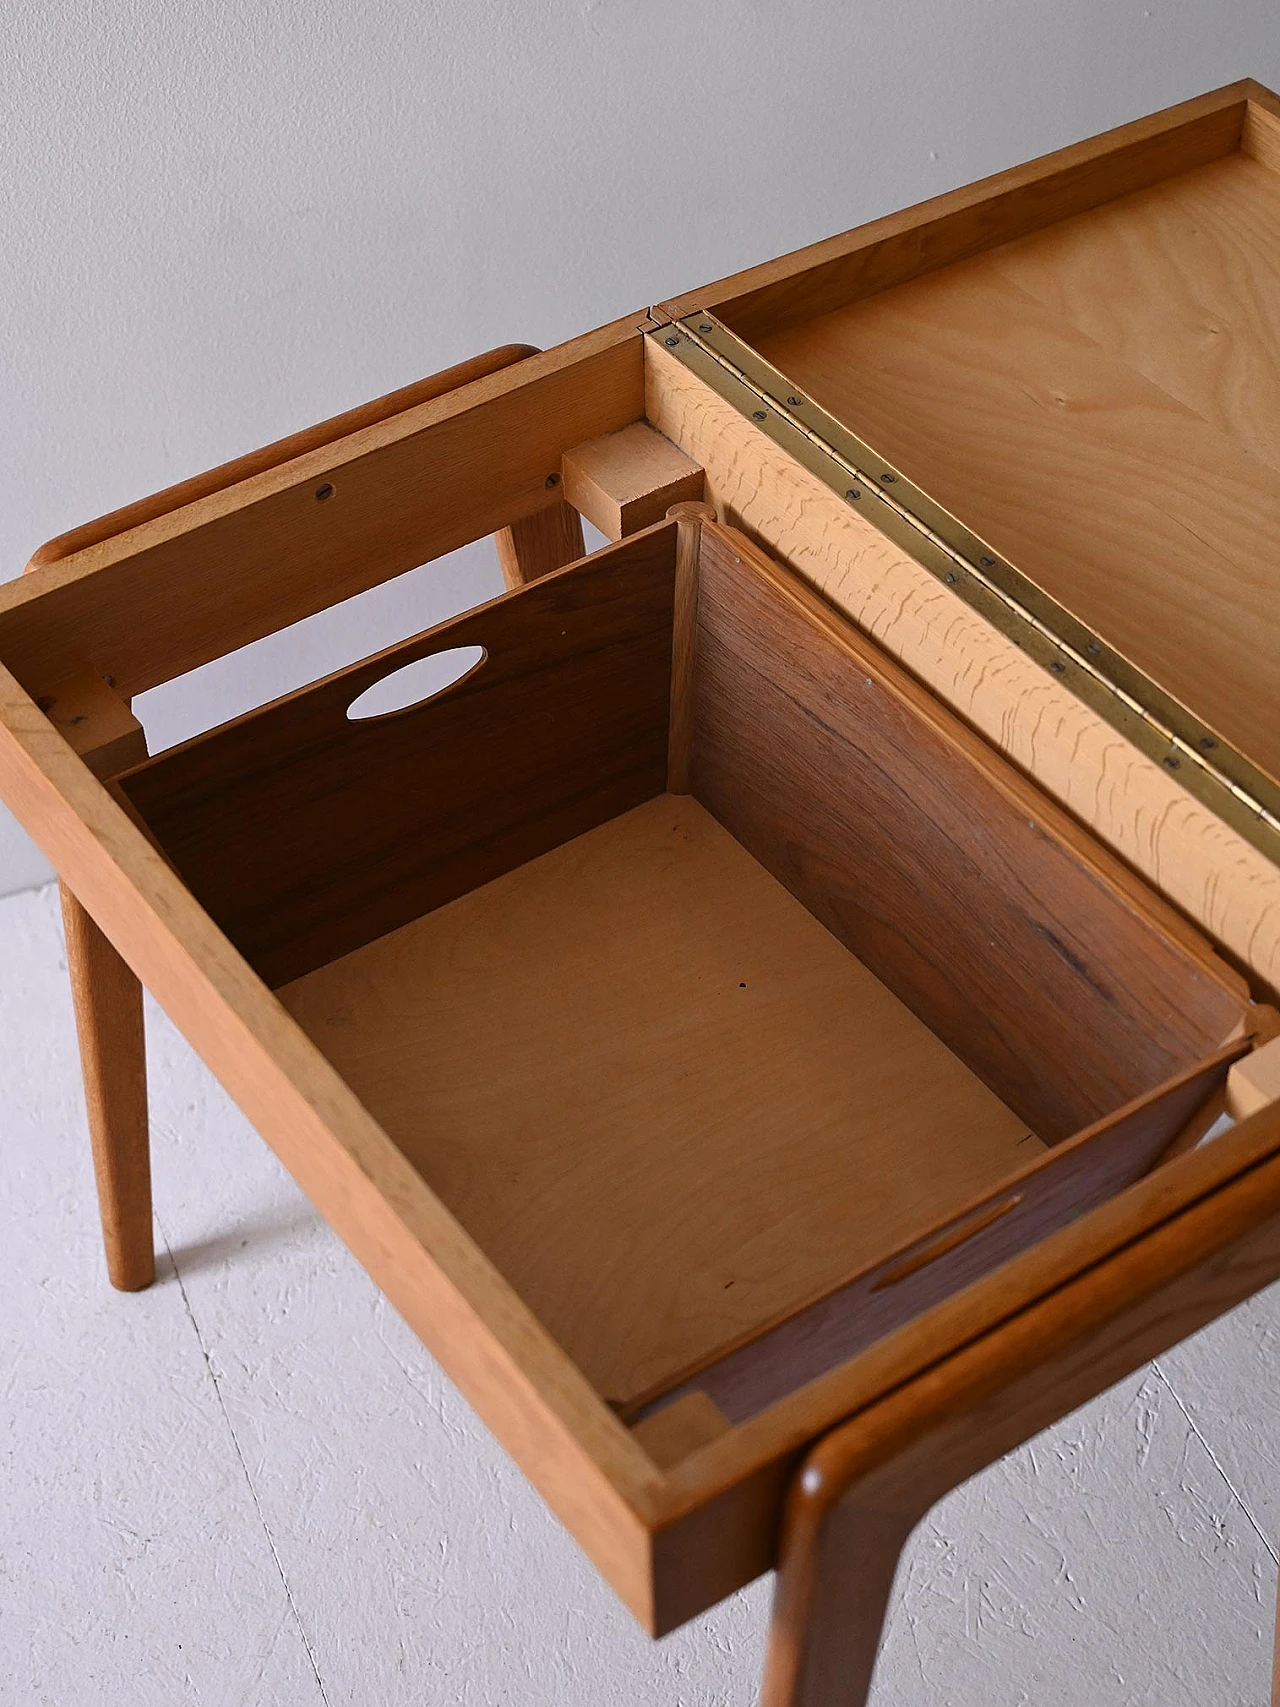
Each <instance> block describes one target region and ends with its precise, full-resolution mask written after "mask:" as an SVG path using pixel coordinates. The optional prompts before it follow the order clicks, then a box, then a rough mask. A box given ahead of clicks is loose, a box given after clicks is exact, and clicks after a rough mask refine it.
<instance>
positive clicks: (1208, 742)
mask: <svg viewBox="0 0 1280 1707" xmlns="http://www.w3.org/2000/svg"><path fill="white" fill-rule="evenodd" d="M1217 745H1218V743H1217V742H1216V741H1215V740H1214V738H1213V736H1212V735H1202V736H1201V737H1200V746H1201V748H1202V749H1203V751H1204V752H1206V753H1211V752H1212V751H1213V749H1214V748H1215V747H1216V746H1217Z"/></svg>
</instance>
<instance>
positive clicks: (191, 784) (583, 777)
mask: <svg viewBox="0 0 1280 1707" xmlns="http://www.w3.org/2000/svg"><path fill="white" fill-rule="evenodd" d="M675 553H676V524H675V523H667V524H664V525H663V526H661V527H658V528H654V529H651V530H649V531H648V532H646V533H643V534H637V535H634V536H633V537H632V538H631V539H629V540H626V541H624V542H623V543H622V544H620V545H617V546H613V547H611V548H609V549H606V550H604V551H602V552H600V553H598V554H597V555H596V556H595V557H593V558H590V559H587V560H585V561H584V562H582V563H581V564H579V565H576V566H574V567H571V568H569V569H565V570H561V571H559V572H558V573H556V574H554V575H551V576H548V577H545V578H543V579H542V580H539V581H535V582H533V583H532V584H531V585H530V586H528V587H526V588H524V589H522V590H521V591H519V592H515V593H510V594H507V595H506V596H505V597H503V598H500V599H497V600H495V601H494V602H493V603H491V604H489V605H483V606H481V607H480V608H479V609H478V610H475V611H471V612H469V613H468V614H467V615H465V616H462V617H457V618H455V619H454V620H452V621H451V622H446V623H441V624H440V625H439V626H437V627H435V628H432V629H429V630H428V631H427V632H426V633H425V634H420V635H417V636H415V637H414V638H413V639H412V640H408V641H404V642H402V643H401V644H400V645H399V646H395V647H392V648H390V649H389V650H387V651H385V652H382V653H379V654H377V655H376V656H375V657H373V658H368V659H365V660H363V661H362V662H361V663H359V664H355V665H352V666H351V667H350V668H348V669H346V670H341V671H339V672H338V673H337V674H336V675H333V676H330V677H329V678H327V679H326V680H325V681H323V682H319V683H316V684H315V685H313V686H312V687H309V688H304V689H302V690H301V691H300V692H298V693H295V694H291V695H289V696H288V697H287V698H285V699H282V700H278V701H276V702H275V703H274V704H273V705H269V706H264V707H262V708H261V709H260V710H258V711H254V712H251V713H249V714H248V715H247V716H246V717H242V718H239V719H238V720H237V721H236V722H234V723H231V724H228V725H225V726H224V727H223V728H221V729H216V730H212V731H210V732H209V733H208V734H206V735H201V736H199V737H197V738H196V739H195V740H193V741H189V742H187V743H186V744H185V745H184V746H181V747H177V748H174V749H173V750H172V751H171V752H168V753H162V754H160V755H159V756H158V757H156V758H154V759H152V760H151V761H150V762H149V763H148V764H147V765H145V766H142V767H140V768H138V769H136V770H134V771H132V772H129V773H128V774H127V775H125V776H124V777H122V778H121V779H120V781H119V786H120V788H121V789H122V791H123V792H124V794H125V796H126V798H127V799H128V800H129V801H130V803H131V804H132V805H133V807H134V808H135V809H136V810H137V812H138V813H139V814H140V815H141V817H142V819H143V821H144V822H145V823H146V824H147V826H148V827H149V829H150V830H151V832H152V834H153V835H154V836H155V838H156V840H157V842H158V844H159V846H160V847H161V848H162V849H163V850H164V852H165V854H166V855H167V856H168V858H169V859H170V860H171V861H172V862H173V865H174V867H175V869H176V870H177V871H178V872H179V873H180V875H181V876H182V878H183V880H184V882H185V883H187V885H188V886H189V888H190V889H191V892H192V894H193V895H194V896H195V898H196V899H197V900H198V901H199V902H200V904H201V905H202V906H203V907H205V908H206V910H207V911H208V912H209V914H210V916H211V917H212V918H213V919H214V921H215V922H216V923H217V924H218V925H219V927H220V928H221V929H223V930H224V931H225V932H226V933H227V935H228V936H229V937H230V939H231V940H232V941H233V942H234V943H235V944H236V946H237V948H238V949H239V950H240V952H241V953H242V954H243V955H244V956H245V958H246V959H247V960H248V961H249V963H250V964H251V965H252V966H253V967H254V968H255V969H256V970H257V971H258V972H259V973H260V975H261V976H262V977H264V978H265V979H266V980H267V982H268V983H270V984H282V983H285V982H287V981H288V980H289V979H291V978H297V977H300V976H301V975H302V974H303V973H304V972H309V971H311V970H312V969H313V968H314V967H316V966H320V965H323V964H324V962H325V961H327V960H332V959H334V958H336V957H337V956H338V955H341V954H346V953H347V952H349V951H350V950H351V949H353V948H357V947H359V946H360V945H361V944H362V943H366V942H368V941H370V940H371V939H372V938H374V937H377V936H381V935H382V934H383V933H384V932H386V931H391V930H395V929H396V928H397V927H398V926H400V925H403V924H405V923H406V922H407V921H408V920H410V919H412V918H415V917H416V916H417V915H418V914H419V913H422V912H426V911H428V910H429V909H430V908H432V907H438V906H440V905H441V904H442V903H443V902H445V901H450V900H452V899H453V898H454V897H455V896H457V895H460V894H463V893H465V891H467V890H468V889H474V888H476V887H477V886H478V885H480V884H482V883H485V882H487V881H488V880H489V879H490V878H493V877H496V876H498V874H499V873H501V872H503V871H507V870H509V869H510V868H511V867H512V866H514V865H519V864H521V863H523V861H525V860H527V859H532V858H533V857H535V856H536V855H537V854H541V853H545V852H546V850H547V849H548V848H551V847H554V846H556V844H557V843H559V842H562V841H566V840H568V839H569V838H570V837H572V836H577V835H580V834H581V833H582V832H583V831H584V830H587V829H589V828H590V827H591V826H592V825H593V824H597V823H599V822H600V821H601V820H602V819H605V818H609V817H612V816H613V815H614V814H615V813H618V812H623V811H626V810H627V809H628V808H629V807H631V806H635V805H637V804H638V803H639V802H640V801H642V800H647V799H648V798H649V797H650V796H651V795H654V794H658V793H661V792H662V790H663V788H664V786H665V781H666V768H667V720H668V713H669V702H670V692H671V613H672V597H673V584H674V578H675ZM471 645H480V646H483V647H485V648H486V653H487V655H486V657H485V660H484V662H483V663H482V664H480V665H479V666H478V667H477V668H476V669H475V670H473V671H472V672H471V673H470V674H469V675H467V676H464V677H463V678H462V680H460V681H459V682H457V683H456V684H455V685H454V686H453V687H451V688H449V689H447V690H445V692H443V693H442V694H440V695H438V696H437V697H436V698H434V699H432V700H430V701H428V702H426V703H425V704H423V705H421V706H418V707H414V708H412V709H409V710H406V711H402V712H398V713H396V714H394V715H392V716H386V717H376V718H369V719H367V720H363V721H359V722H351V721H349V720H348V718H347V707H348V706H349V705H350V704H351V703H352V702H353V701H354V700H355V699H356V698H358V696H359V695H360V694H361V693H363V692H364V691H365V690H366V689H367V688H369V687H371V686H372V685H373V684H374V683H375V682H377V681H380V680H381V679H382V678H383V677H385V676H388V675H390V674H392V673H393V672H394V671H395V670H397V669H400V668H402V667H403V666H405V665H406V664H409V663H411V662H413V661H414V660H416V659H418V658H425V657H428V656H430V655H431V654H432V653H436V652H443V651H447V650H450V649H451V648H454V647H464V646H471Z"/></svg>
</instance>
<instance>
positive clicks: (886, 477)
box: [880, 474, 898, 486]
mask: <svg viewBox="0 0 1280 1707" xmlns="http://www.w3.org/2000/svg"><path fill="white" fill-rule="evenodd" d="M880 478H881V480H883V481H884V483H885V485H886V486H892V485H893V483H894V481H895V480H896V479H897V478H898V476H897V475H896V474H882V475H881V476H880Z"/></svg>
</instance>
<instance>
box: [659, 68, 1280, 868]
mask: <svg viewBox="0 0 1280 1707" xmlns="http://www.w3.org/2000/svg"><path fill="white" fill-rule="evenodd" d="M1278 114H1280V104H1277V102H1276V100H1275V98H1274V97H1273V96H1271V95H1269V94H1268V93H1267V92H1266V91H1265V90H1262V89H1260V88H1258V86H1257V85H1254V84H1239V85H1235V86H1233V87H1232V88H1230V89H1227V90H1223V91H1220V92H1218V93H1217V94H1215V95H1211V96H1206V97H1204V98H1203V99H1201V100H1198V101H1193V102H1188V103H1186V104H1185V105H1184V106H1182V107H1178V108H1174V109H1172V110H1171V111H1170V112H1168V113H1165V114H1161V115H1157V116H1156V117H1155V118H1152V119H1149V120H1144V121H1142V122H1141V123H1140V124H1137V125H1130V126H1126V127H1124V129H1123V130H1120V131H1116V132H1112V133H1110V134H1109V135H1107V136H1103V137H1099V138H1097V139H1095V140H1094V141H1092V142H1089V143H1086V144H1082V145H1080V146H1079V147H1078V148H1073V149H1068V150H1064V151H1063V152H1062V153H1060V154H1058V155H1054V156H1051V157H1049V158H1048V159H1047V160H1044V161H1040V162H1036V163H1033V164H1032V165H1030V166H1027V167H1024V168H1019V169H1018V170H1017V171H1016V172H1011V173H1006V174H1003V175H1002V176H1001V177H1000V178H998V179H993V180H989V181H988V182H987V183H985V184H981V185H976V186H973V187H972V188H970V189H967V190H963V191H959V192H957V193H956V194H955V195H953V196H948V197H943V198H940V200H939V201H937V202H934V203H930V204H927V205H926V206H925V207H923V208H921V209H917V210H914V211H913V212H909V213H906V214H902V215H896V216H894V217H893V218H891V219H887V220H881V221H878V222H877V223H876V224H874V225H871V226H868V227H865V228H863V229H862V230H861V231H857V232H853V233H850V234H848V235H847V236H845V237H842V238H835V239H832V240H831V241H830V242H828V243H825V244H820V245H817V246H815V248H813V249H811V250H806V251H802V252H800V253H799V254H797V255H795V256H792V257H789V258H788V259H786V260H783V261H780V262H775V263H772V264H771V265H769V266H767V267H762V268H758V269H756V270H755V271H754V272H751V273H748V274H744V275H739V276H738V277H737V278H735V279H730V280H727V281H725V282H724V283H723V284H722V285H720V286H715V287H711V288H710V289H709V290H707V291H704V292H702V293H699V294H698V295H696V296H694V297H690V298H688V299H685V300H684V301H683V302H679V303H675V304H672V305H669V310H668V311H669V312H670V313H671V315H672V321H673V323H672V324H670V325H668V326H667V327H665V328H664V329H663V330H662V331H661V332H659V333H656V334H653V335H652V336H653V338H654V341H655V342H656V341H657V340H659V339H661V341H662V343H663V344H664V345H665V346H666V348H668V349H670V350H671V351H672V353H673V354H674V355H675V356H676V357H677V358H678V359H679V360H681V361H682V362H684V363H685V364H686V365H688V366H689V367H691V368H693V369H694V370H695V371H696V372H697V374H698V375H699V377H700V378H702V379H703V380H704V381H706V382H707V383H708V384H710V385H711V386H712V387H713V388H714V389H715V390H717V391H718V392H719V393H720V394H721V396H722V397H724V398H725V399H726V400H727V401H730V402H732V403H733V404H734V405H735V407H737V408H738V409H739V410H740V411H742V412H743V413H744V414H749V415H750V417H751V418H752V419H753V420H754V421H755V422H756V423H757V424H759V425H760V427H761V428H762V430H763V431H764V432H766V433H768V434H769V435H770V436H771V437H773V438H774V439H776V440H777V442H778V443H779V444H780V445H781V447H782V448H784V449H785V450H787V451H788V452H789V453H790V454H791V455H792V456H794V457H796V458H797V460H799V461H800V462H802V463H804V464H805V465H806V466H807V467H808V468H809V469H810V470H811V471H812V472H813V473H815V474H817V475H818V476H819V477H820V478H821V479H822V480H823V481H824V482H825V483H826V484H827V485H828V486H829V487H830V488H831V490H832V492H833V493H834V494H836V495H837V496H838V497H839V498H840V499H842V500H843V501H844V502H846V503H848V504H849V505H850V506H851V507H853V508H856V509H857V510H859V512H861V513H862V514H865V515H866V516H867V518H868V519H869V520H871V521H872V522H873V523H874V524H875V526H876V527H877V528H879V529H881V530H882V531H883V532H885V533H886V534H888V535H889V536H890V537H891V538H892V539H893V540H894V541H895V542H896V543H897V544H898V545H900V546H902V547H904V548H905V549H906V551H908V552H909V553H910V555H911V556H912V557H913V558H915V559H916V561H917V562H918V563H920V564H922V565H923V566H924V567H925V568H926V569H928V570H929V571H930V572H931V573H932V574H933V575H935V576H936V577H937V578H938V580H939V581H941V582H943V583H944V584H945V585H946V586H947V587H949V588H950V589H951V590H952V592H953V593H954V594H955V595H956V596H957V597H958V598H960V599H963V600H965V601H966V602H967V603H968V604H969V605H970V606H972V607H973V608H974V609H975V610H977V611H978V612H979V613H981V614H982V615H983V616H984V617H985V618H986V619H987V620H988V621H990V622H991V623H993V624H994V625H995V626H996V627H998V628H999V629H1000V630H1001V631H1002V633H1004V634H1005V635H1007V636H1008V637H1009V638H1010V639H1012V640H1013V641H1014V642H1015V644H1016V645H1017V646H1018V647H1019V648H1020V649H1021V650H1022V651H1023V652H1025V653H1026V654H1028V655H1029V656H1030V657H1032V658H1033V659H1034V660H1035V661H1036V662H1037V663H1038V664H1039V665H1041V666H1042V667H1043V668H1044V669H1046V670H1048V671H1050V672H1051V673H1052V674H1053V675H1055V676H1057V677H1058V678H1059V679H1060V681H1061V682H1062V683H1063V684H1064V685H1065V686H1068V687H1070V688H1071V690H1072V691H1073V692H1074V693H1075V694H1076V695H1077V696H1078V697H1079V698H1081V699H1083V700H1084V701H1086V702H1087V703H1088V704H1089V705H1090V706H1091V707H1092V708H1093V709H1094V710H1095V711H1096V712H1098V713H1099V714H1100V715H1101V716H1102V717H1103V718H1105V719H1106V721H1107V722H1108V723H1110V724H1111V725H1112V726H1113V727H1115V728H1116V729H1119V730H1120V731H1121V732H1122V733H1123V734H1124V736H1125V737H1126V739H1127V740H1129V741H1130V742H1132V743H1133V744H1134V745H1136V746H1137V747H1139V748H1140V749H1141V750H1142V751H1143V752H1144V753H1146V754H1147V756H1148V757H1149V758H1151V759H1154V760H1155V761H1156V762H1157V763H1159V764H1161V765H1163V766H1164V767H1166V768H1167V769H1168V770H1169V771H1170V772H1173V773H1175V774H1176V778H1177V781H1178V782H1179V783H1181V784H1182V785H1183V786H1184V787H1185V788H1186V789H1188V790H1189V791H1190V792H1191V793H1192V794H1194V795H1196V796H1197V798H1198V799H1199V800H1200V801H1202V802H1203V803H1204V804H1205V805H1207V806H1208V807H1209V808H1210V809H1211V810H1212V812H1213V813H1214V814H1215V815H1216V816H1217V817H1218V818H1220V819H1222V820H1223V821H1224V822H1225V823H1227V824H1229V825H1230V826H1231V827H1232V829H1233V830H1235V831H1236V832H1237V833H1238V834H1239V835H1241V836H1243V837H1244V838H1245V839H1246V840H1248V841H1249V842H1251V843H1252V844H1253V846H1254V847H1255V848H1257V849H1259V850H1260V851H1262V852H1263V853H1264V854H1266V855H1267V856H1268V858H1269V859H1271V860H1273V861H1277V862H1280V784H1278V781H1277V779H1280V662H1278V658H1280V563H1278V562H1277V560H1276V553H1277V547H1276V543H1275V542H1276V540H1277V538H1280V340H1278V339H1277V329H1278V328H1280V117H1278V116H1277V115H1278Z"/></svg>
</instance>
